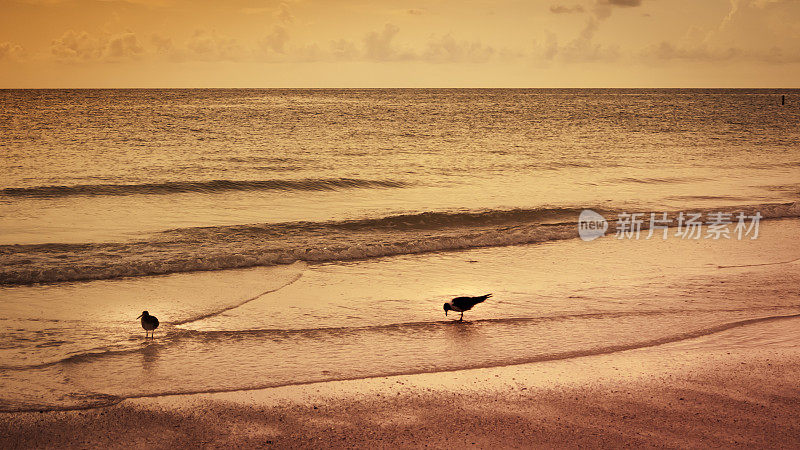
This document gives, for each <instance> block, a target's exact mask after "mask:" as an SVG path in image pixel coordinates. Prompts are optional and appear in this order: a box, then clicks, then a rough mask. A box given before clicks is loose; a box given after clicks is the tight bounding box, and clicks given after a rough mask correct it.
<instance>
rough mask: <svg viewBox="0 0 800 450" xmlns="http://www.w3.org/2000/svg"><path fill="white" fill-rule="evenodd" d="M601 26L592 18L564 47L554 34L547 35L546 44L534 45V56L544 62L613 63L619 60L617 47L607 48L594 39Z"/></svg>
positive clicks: (538, 43) (597, 20)
mask: <svg viewBox="0 0 800 450" xmlns="http://www.w3.org/2000/svg"><path fill="white" fill-rule="evenodd" d="M599 26H600V20H599V19H597V18H595V17H592V18H590V19H589V20H588V21H587V22H586V26H585V27H584V28H583V30H581V33H580V34H579V35H578V36H576V37H575V38H574V39H572V40H570V41H568V42H566V43H565V44H563V45H560V44H559V43H558V39H557V38H556V36H555V34H553V33H546V36H545V40H544V42H537V43H535V44H534V52H533V53H534V56H535V57H538V58H540V59H544V60H559V61H565V62H596V61H613V60H616V59H618V58H619V56H620V51H619V49H618V48H617V47H616V46H606V45H602V44H599V43H597V42H595V40H594V37H595V34H596V33H597V30H598V28H599Z"/></svg>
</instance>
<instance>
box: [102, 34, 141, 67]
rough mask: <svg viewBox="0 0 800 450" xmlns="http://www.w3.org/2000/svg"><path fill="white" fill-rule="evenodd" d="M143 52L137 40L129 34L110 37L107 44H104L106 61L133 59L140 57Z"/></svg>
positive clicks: (133, 35)
mask: <svg viewBox="0 0 800 450" xmlns="http://www.w3.org/2000/svg"><path fill="white" fill-rule="evenodd" d="M143 51H144V49H143V48H142V45H141V44H140V43H139V39H138V38H137V37H136V35H135V34H133V33H130V32H128V33H124V34H121V35H117V36H112V37H111V39H110V40H109V41H108V44H106V58H108V59H115V60H118V59H126V58H135V57H137V56H139V55H141V54H142V52H143Z"/></svg>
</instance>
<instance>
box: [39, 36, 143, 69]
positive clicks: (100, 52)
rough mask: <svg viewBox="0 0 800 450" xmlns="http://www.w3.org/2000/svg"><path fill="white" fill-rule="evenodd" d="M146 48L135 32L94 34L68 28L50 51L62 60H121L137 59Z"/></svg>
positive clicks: (53, 42)
mask: <svg viewBox="0 0 800 450" xmlns="http://www.w3.org/2000/svg"><path fill="white" fill-rule="evenodd" d="M143 52H144V48H143V47H142V45H141V44H140V43H139V39H138V38H137V37H136V35H135V34H134V33H131V32H125V33H122V34H117V35H111V36H109V35H101V36H93V35H90V34H89V33H87V32H86V31H81V32H76V31H73V30H68V31H67V32H65V33H64V34H63V35H61V37H59V38H57V39H54V40H53V41H52V43H51V44H50V53H51V54H53V55H54V56H55V57H56V59H57V60H59V61H62V62H78V61H121V60H127V59H135V58H138V57H139V56H141V55H142V53H143Z"/></svg>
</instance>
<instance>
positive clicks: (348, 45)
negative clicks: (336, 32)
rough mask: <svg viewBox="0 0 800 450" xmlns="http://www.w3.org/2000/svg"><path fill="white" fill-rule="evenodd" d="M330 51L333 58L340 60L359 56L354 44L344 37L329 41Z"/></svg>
mask: <svg viewBox="0 0 800 450" xmlns="http://www.w3.org/2000/svg"><path fill="white" fill-rule="evenodd" d="M330 51H331V56H332V57H333V59H336V60H341V61H347V60H352V59H356V58H359V57H360V56H361V52H359V50H358V47H357V46H356V44H354V43H353V42H351V41H348V40H346V39H338V40H335V41H331V43H330Z"/></svg>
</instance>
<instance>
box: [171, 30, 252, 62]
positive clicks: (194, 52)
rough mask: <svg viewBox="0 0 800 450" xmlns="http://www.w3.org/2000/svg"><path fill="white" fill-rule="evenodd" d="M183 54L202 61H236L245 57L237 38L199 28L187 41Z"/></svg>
mask: <svg viewBox="0 0 800 450" xmlns="http://www.w3.org/2000/svg"><path fill="white" fill-rule="evenodd" d="M183 56H184V57H186V58H189V59H195V60H200V61H236V60H239V59H241V58H242V57H243V48H242V46H241V45H240V44H239V42H238V41H237V40H236V39H233V38H229V37H226V36H221V35H219V34H217V33H216V32H215V31H206V30H197V31H195V32H194V34H193V35H192V37H191V38H190V39H189V41H188V42H187V43H186V52H185V53H184V54H183Z"/></svg>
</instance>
